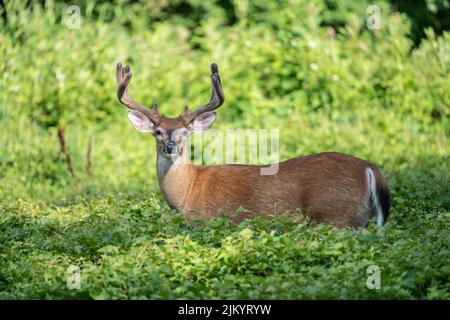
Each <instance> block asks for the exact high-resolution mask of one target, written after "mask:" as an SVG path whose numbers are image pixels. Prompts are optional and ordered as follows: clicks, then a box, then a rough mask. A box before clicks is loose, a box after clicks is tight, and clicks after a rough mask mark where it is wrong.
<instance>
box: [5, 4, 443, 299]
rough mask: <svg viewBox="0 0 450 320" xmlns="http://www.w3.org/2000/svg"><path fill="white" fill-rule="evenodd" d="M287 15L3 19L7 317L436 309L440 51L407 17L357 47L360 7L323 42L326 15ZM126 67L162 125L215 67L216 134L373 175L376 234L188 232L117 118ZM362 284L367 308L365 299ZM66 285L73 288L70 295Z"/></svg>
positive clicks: (142, 141) (204, 92)
mask: <svg viewBox="0 0 450 320" xmlns="http://www.w3.org/2000/svg"><path fill="white" fill-rule="evenodd" d="M300 2H301V3H300V5H296V6H290V7H289V6H286V7H285V8H284V9H280V10H275V11H274V10H272V9H273V8H272V9H270V10H269V9H268V8H271V4H269V3H267V4H265V5H262V6H261V7H259V8H254V7H252V6H248V7H245V6H244V5H243V3H241V2H238V3H237V4H236V8H235V9H236V15H237V16H238V17H239V19H238V21H237V22H236V23H235V24H232V25H224V22H223V19H222V20H221V18H220V17H222V16H223V14H222V13H221V11H220V9H219V8H216V7H214V10H209V9H208V17H209V18H210V19H207V21H204V22H203V23H200V24H198V25H197V24H195V21H190V22H189V23H188V24H186V23H187V22H186V21H185V20H183V19H181V20H178V18H177V17H172V18H173V19H172V18H171V19H169V20H158V19H156V20H155V21H153V20H152V19H150V18H149V16H148V15H149V14H150V13H149V11H146V9H145V7H144V6H143V4H141V3H134V4H133V5H132V6H130V7H123V8H122V7H115V6H113V5H109V4H101V3H98V4H96V5H94V6H93V7H90V9H89V8H88V9H89V10H88V9H86V8H85V7H83V6H82V10H81V11H82V12H83V17H82V18H83V19H82V27H81V29H80V30H70V29H68V28H65V27H64V26H63V25H61V23H60V18H61V17H60V15H61V12H64V8H65V7H64V5H63V4H60V3H54V2H52V1H47V2H46V4H45V6H42V5H41V4H36V5H35V6H34V8H33V6H28V7H25V6H23V5H20V4H19V2H8V4H7V10H8V16H9V17H16V19H12V18H11V19H9V20H8V22H5V21H4V20H1V21H2V28H1V29H0V30H1V31H0V43H1V44H2V45H1V46H0V61H1V63H0V91H2V92H4V93H5V94H4V95H2V97H1V98H0V126H1V129H2V130H1V135H0V298H3V299H28V298H31V299H69V298H73V299H86V298H87V299H130V298H133V299H166V298H171V299H179V298H188V299H190V298H197V299H205V298H211V299H216V298H223V299H323V298H330V299H385V298H395V299H449V298H450V290H449V287H450V286H449V281H448V279H449V274H450V263H449V261H450V257H449V252H450V250H449V249H450V233H449V230H450V219H449V218H450V196H449V195H450V184H449V181H450V161H449V156H448V155H449V151H450V149H449V143H448V137H449V134H450V129H449V123H450V122H449V121H448V119H449V114H450V113H449V112H450V110H449V106H450V91H449V90H448V83H450V78H449V77H450V72H449V71H450V46H449V43H450V41H449V39H450V34H449V33H447V32H444V33H443V34H442V35H440V36H436V35H435V34H434V32H433V30H431V29H428V30H426V34H427V38H426V39H423V40H422V42H421V43H420V45H418V46H417V47H414V46H413V44H412V42H411V41H410V40H409V38H408V32H409V24H410V22H409V20H408V18H407V17H406V16H404V15H402V14H398V13H389V14H386V15H383V17H382V21H383V26H384V27H383V29H382V30H379V31H373V30H372V31H368V30H365V29H364V27H363V26H364V23H365V16H364V14H365V7H362V8H361V10H362V11H361V12H359V11H357V10H359V9H354V10H356V11H352V9H349V8H347V9H345V10H346V11H345V15H343V16H342V17H341V18H342V19H343V20H344V21H345V22H346V27H345V28H339V27H336V30H335V35H334V36H330V35H329V31H330V30H329V29H327V27H326V25H324V24H323V19H322V17H323V16H326V15H327V10H328V9H326V7H325V6H324V4H323V2H322V1H314V2H313V4H312V7H311V6H309V7H308V5H311V4H310V3H309V2H308V3H306V2H305V1H300ZM349 3H350V2H349ZM378 3H379V5H380V6H381V7H382V8H384V9H383V12H390V11H389V10H388V9H389V5H388V4H387V3H386V2H384V1H379V2H378ZM195 8H196V9H195V10H197V9H198V10H203V9H202V7H200V8H197V7H195ZM341 9H342V8H341ZM385 9H386V11H384V10H385ZM152 12H153V11H152ZM328 13H330V12H328ZM332 13H333V14H336V15H338V14H339V11H336V12H332ZM295 17H305V19H294V18H295ZM306 17H307V19H306ZM149 21H151V22H149ZM143 26H145V27H143ZM36 28H39V30H40V32H39V33H37V32H34V30H35V29H36ZM119 61H122V62H126V63H130V64H131V65H132V67H133V71H134V78H133V81H132V85H131V88H130V90H131V92H132V93H133V95H134V96H135V98H136V100H138V101H142V102H148V101H151V99H152V97H158V100H159V101H160V102H161V111H162V112H163V113H166V114H167V115H169V116H175V115H176V114H177V113H179V112H180V111H181V109H182V106H183V104H184V103H186V101H188V102H189V104H190V105H192V107H193V106H196V105H201V104H202V103H204V102H206V100H207V99H208V90H209V79H208V65H209V63H210V62H212V61H215V62H217V63H218V64H219V66H220V68H221V76H222V82H223V86H224V91H225V95H226V97H227V100H226V103H225V105H224V106H223V107H221V108H220V109H219V110H218V119H217V121H216V123H215V124H214V127H215V128H218V129H220V130H222V131H224V130H226V129H227V128H252V129H254V128H268V129H270V128H278V129H280V154H281V158H282V159H281V160H284V159H288V158H291V157H294V156H298V155H301V154H303V155H306V154H311V153H316V152H322V151H340V152H344V153H349V154H352V155H354V156H357V157H360V158H363V159H366V160H369V161H371V162H373V163H375V164H377V165H379V166H380V167H381V168H382V170H383V172H384V173H385V175H386V177H387V179H388V181H389V185H390V188H391V192H392V211H391V215H390V217H389V220H388V223H387V225H386V226H385V227H384V228H383V229H379V228H377V227H376V226H375V223H371V224H370V225H369V227H368V228H366V229H336V228H333V227H330V226H325V225H320V226H312V225H310V224H309V223H308V222H307V221H305V222H303V223H294V222H292V221H290V220H288V219H287V218H285V217H277V218H270V219H258V218H255V219H252V220H248V221H244V222H242V223H240V224H239V225H234V226H229V225H228V223H227V222H228V219H227V218H225V217H223V218H218V219H214V220H211V221H207V222H205V221H194V222H187V221H185V220H184V219H183V218H182V217H180V216H179V215H178V214H177V213H176V212H174V211H172V210H170V209H169V208H168V206H167V205H166V204H165V202H164V200H163V199H162V196H161V193H160V191H159V190H158V187H157V183H156V175H155V172H156V170H155V162H156V160H155V156H156V152H155V146H154V142H153V141H152V138H151V137H149V136H147V135H144V134H139V133H137V132H136V131H135V130H134V129H133V128H132V127H131V126H130V125H129V123H128V121H127V120H126V118H125V115H124V110H123V108H122V107H120V106H119V104H118V102H117V101H116V98H115V83H114V81H115V79H114V65H115V63H117V62H119ZM58 126H63V127H64V128H65V132H66V142H67V148H68V151H69V153H70V154H71V156H72V162H73V165H74V169H75V172H76V177H72V176H71V175H70V173H69V172H68V170H67V167H66V162H65V160H64V157H63V156H62V155H61V153H60V151H59V145H58V140H57V127H58ZM90 136H92V138H93V149H92V161H93V167H92V170H93V176H92V177H89V176H88V175H87V174H86V173H85V166H86V149H87V143H88V139H89V137H90ZM371 265H376V266H378V267H379V268H380V269H381V288H380V289H369V288H368V287H367V279H368V277H369V276H370V274H368V271H367V270H368V267H369V266H371ZM70 266H77V267H79V268H80V274H81V282H80V288H79V289H73V290H70V289H69V288H68V287H67V281H68V280H70V279H72V277H73V275H72V274H71V273H70V272H68V268H69V267H70Z"/></svg>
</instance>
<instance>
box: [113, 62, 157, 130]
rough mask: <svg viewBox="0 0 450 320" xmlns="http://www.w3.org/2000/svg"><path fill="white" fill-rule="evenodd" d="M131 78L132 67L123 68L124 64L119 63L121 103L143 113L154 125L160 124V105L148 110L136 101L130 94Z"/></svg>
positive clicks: (118, 90)
mask: <svg viewBox="0 0 450 320" xmlns="http://www.w3.org/2000/svg"><path fill="white" fill-rule="evenodd" d="M131 77H132V74H131V70H130V66H129V65H127V66H126V67H125V68H123V67H122V64H121V63H119V64H118V65H117V68H116V79H117V97H118V98H119V101H120V102H121V103H122V104H123V105H125V106H127V107H128V108H129V109H131V110H136V111H139V112H141V113H143V114H144V115H146V116H147V117H148V118H149V119H150V120H151V121H152V122H153V123H154V124H158V123H159V121H160V119H161V115H160V114H159V111H158V105H157V104H156V103H155V104H153V108H152V109H148V108H147V107H144V106H143V105H141V104H139V103H137V102H136V101H134V100H133V98H131V96H130V94H129V93H128V84H129V83H130V80H131Z"/></svg>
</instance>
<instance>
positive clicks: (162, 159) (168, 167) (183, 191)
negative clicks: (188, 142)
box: [157, 148, 196, 211]
mask: <svg viewBox="0 0 450 320" xmlns="http://www.w3.org/2000/svg"><path fill="white" fill-rule="evenodd" d="M157 175H158V184H159V187H160V188H161V191H162V193H163V196H164V198H165V200H166V202H167V203H168V204H169V206H170V207H171V208H173V209H177V210H179V211H182V209H183V207H184V205H185V203H186V199H187V196H188V195H189V192H190V190H191V185H192V182H193V181H195V176H196V170H195V167H194V166H193V165H192V164H191V163H190V159H189V154H188V152H187V150H186V148H184V149H183V152H182V154H181V156H179V157H178V158H176V159H172V158H168V157H166V156H164V155H163V154H162V152H158V156H157Z"/></svg>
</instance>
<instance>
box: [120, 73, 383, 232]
mask: <svg viewBox="0 0 450 320" xmlns="http://www.w3.org/2000/svg"><path fill="white" fill-rule="evenodd" d="M116 78H117V83H118V89H117V95H118V98H119V101H120V102H121V103H122V104H124V105H125V106H127V107H128V108H129V109H130V110H129V111H128V119H129V120H130V122H131V124H132V125H133V126H134V127H135V128H136V129H137V130H139V131H141V132H148V133H151V134H152V135H153V136H154V137H155V138H156V147H157V153H158V155H157V169H158V171H157V175H158V183H159V186H160V188H161V190H162V193H163V195H164V198H165V199H166V201H167V203H168V204H169V206H170V207H171V208H174V209H176V210H177V211H178V212H180V213H181V214H182V215H183V216H184V217H185V218H186V219H193V218H201V219H208V218H213V217H217V216H219V215H221V214H233V213H234V212H235V211H236V210H237V209H239V208H244V209H245V211H244V213H243V214H241V215H238V216H237V217H235V220H234V221H239V220H241V219H244V218H248V217H252V216H258V215H264V214H268V213H269V214H279V213H288V214H289V213H294V212H298V211H299V210H301V211H302V212H303V213H304V214H305V215H306V216H307V217H309V218H310V219H311V220H312V221H314V222H317V223H327V224H331V225H334V226H337V227H359V226H366V225H367V223H368V220H369V218H370V217H371V216H372V215H374V214H375V215H376V216H377V222H378V224H379V225H383V224H384V223H385V222H386V219H387V217H388V214H389V189H388V185H387V182H386V180H385V178H384V177H383V176H382V174H381V172H380V170H379V169H378V168H377V167H376V166H375V165H373V164H371V163H369V162H367V161H364V160H361V159H358V158H355V157H352V156H349V155H345V154H342V153H335V152H326V153H319V154H314V155H309V156H303V157H298V158H295V159H290V160H287V161H284V162H281V163H279V167H278V172H277V173H276V174H274V175H261V174H260V168H261V167H260V166H255V165H221V166H196V165H193V164H191V163H190V158H189V156H188V150H186V149H187V148H186V140H187V138H188V137H189V136H190V135H191V134H192V133H193V132H194V131H204V130H207V129H208V128H209V127H210V126H211V125H212V123H213V122H214V120H215V118H216V113H215V112H214V110H215V109H217V108H218V107H220V106H221V105H222V104H223V102H224V94H223V91H222V84H221V80H220V77H219V71H218V67H217V65H216V64H212V65H211V84H212V95H211V99H210V101H209V102H208V103H207V104H206V105H204V106H202V107H200V108H198V109H197V110H195V111H193V112H189V110H188V108H187V107H185V109H184V112H183V113H182V114H181V115H180V116H178V117H177V118H168V117H165V116H163V115H161V114H160V113H159V111H158V106H157V105H156V104H154V105H153V108H152V109H148V108H146V107H144V106H142V105H141V104H139V103H137V102H135V101H134V100H133V99H132V98H131V96H130V95H129V93H128V84H129V82H130V80H131V72H130V67H129V66H126V67H125V68H123V67H122V65H121V64H118V65H117V70H116ZM274 210H275V211H276V212H274ZM236 219H237V220H236Z"/></svg>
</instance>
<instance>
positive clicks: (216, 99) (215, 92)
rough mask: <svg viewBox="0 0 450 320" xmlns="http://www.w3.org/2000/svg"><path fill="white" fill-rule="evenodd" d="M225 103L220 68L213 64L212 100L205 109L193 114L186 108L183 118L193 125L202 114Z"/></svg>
mask: <svg viewBox="0 0 450 320" xmlns="http://www.w3.org/2000/svg"><path fill="white" fill-rule="evenodd" d="M224 101H225V96H224V94H223V89H222V83H221V81H220V76H219V67H218V66H217V64H215V63H213V64H211V99H210V100H209V102H208V103H207V104H205V105H204V106H203V107H200V108H198V109H197V110H195V111H193V112H187V108H186V109H185V112H184V114H183V115H182V117H183V119H184V121H185V122H186V123H191V122H192V121H194V119H195V118H196V117H198V116H199V115H200V114H202V113H205V112H209V111H213V110H215V109H217V108H218V107H220V106H221V105H222V104H223V102H224Z"/></svg>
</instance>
